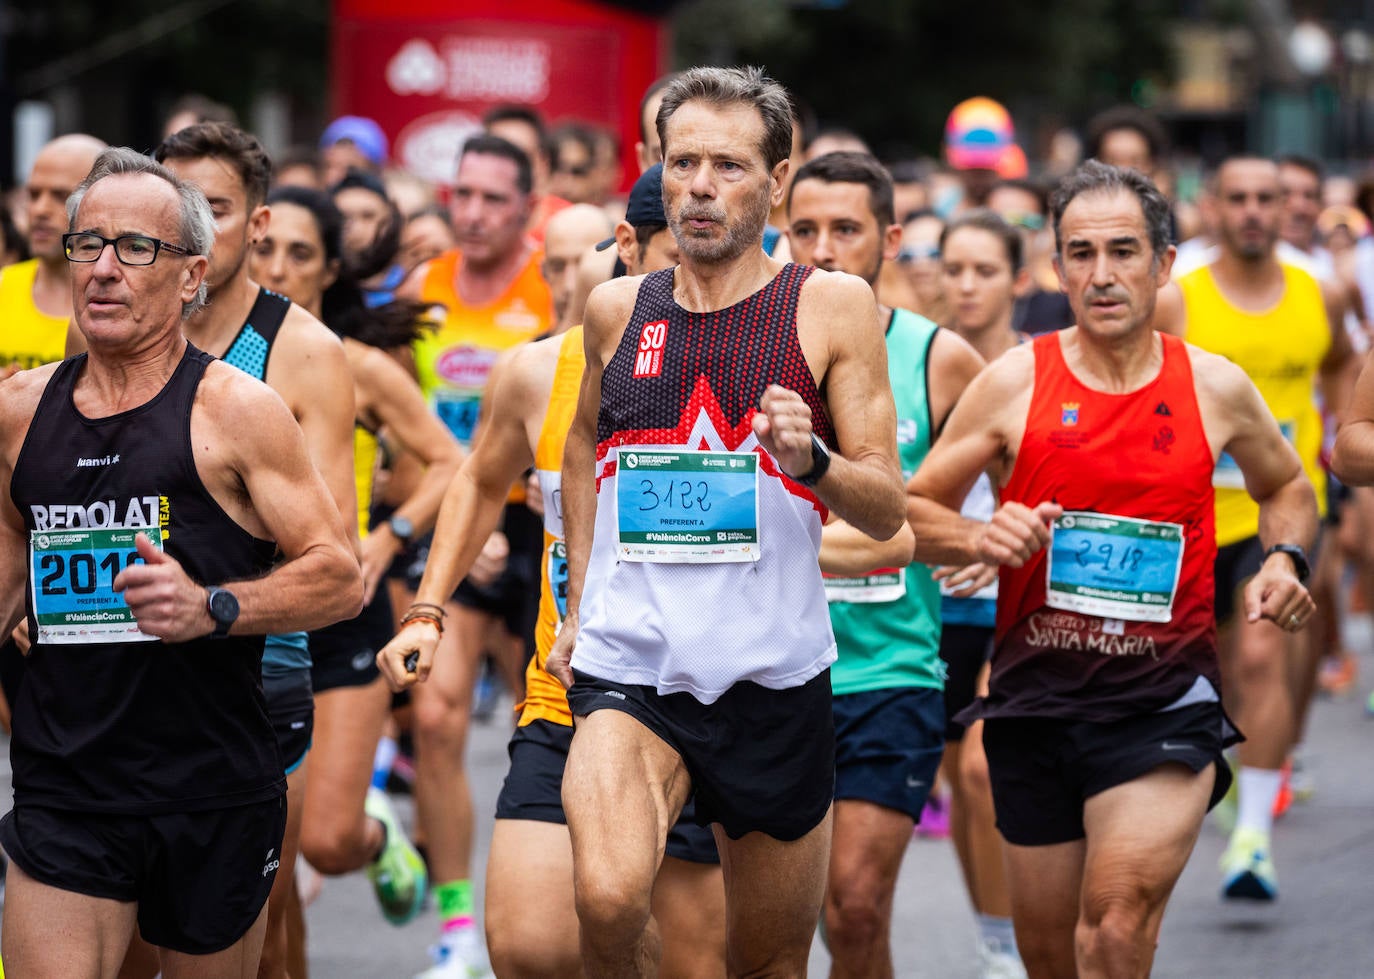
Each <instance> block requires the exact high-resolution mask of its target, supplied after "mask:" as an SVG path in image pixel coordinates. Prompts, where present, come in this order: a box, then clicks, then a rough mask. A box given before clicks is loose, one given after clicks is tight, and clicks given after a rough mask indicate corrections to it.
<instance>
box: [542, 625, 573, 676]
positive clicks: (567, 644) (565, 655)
mask: <svg viewBox="0 0 1374 979" xmlns="http://www.w3.org/2000/svg"><path fill="white" fill-rule="evenodd" d="M576 645H577V613H576V612H573V611H571V610H570V611H569V612H568V615H567V618H565V619H564V620H563V626H562V627H561V628H560V629H559V630H558V635H557V636H556V637H555V638H554V640H553V647H552V648H551V649H550V650H549V657H548V659H546V660H544V669H545V670H546V671H547V672H548V673H549V674H550V675H551V676H552V677H553V678H554V679H555V680H557V681H558V682H559V683H561V684H563V688H564V689H565V690H566V689H568V688H569V687H571V686H572V685H573V673H572V654H573V647H574V646H576Z"/></svg>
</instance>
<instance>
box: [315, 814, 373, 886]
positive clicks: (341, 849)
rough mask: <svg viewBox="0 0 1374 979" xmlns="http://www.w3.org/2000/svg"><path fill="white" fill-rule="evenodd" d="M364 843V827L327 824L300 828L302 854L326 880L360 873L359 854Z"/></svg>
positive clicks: (341, 823)
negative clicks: (356, 871) (354, 872)
mask: <svg viewBox="0 0 1374 979" xmlns="http://www.w3.org/2000/svg"><path fill="white" fill-rule="evenodd" d="M362 843H363V834H362V826H361V825H347V824H345V823H343V822H326V823H323V824H320V823H319V822H316V823H315V824H313V825H312V824H311V823H310V822H307V823H306V824H305V825H304V826H302V827H301V854H302V855H303V856H304V857H305V859H306V860H309V861H310V865H311V866H312V867H314V868H315V869H316V870H318V871H319V872H320V873H322V874H324V875H325V876H326V877H338V876H339V875H341V874H347V873H350V872H351V871H354V870H357V869H358V866H359V860H358V859H357V858H358V851H359V850H360V849H361V847H362Z"/></svg>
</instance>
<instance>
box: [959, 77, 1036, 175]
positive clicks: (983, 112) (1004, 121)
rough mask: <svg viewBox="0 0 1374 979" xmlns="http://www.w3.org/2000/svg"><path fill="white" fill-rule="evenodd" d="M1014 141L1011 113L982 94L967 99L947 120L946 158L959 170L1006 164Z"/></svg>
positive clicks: (1014, 143)
mask: <svg viewBox="0 0 1374 979" xmlns="http://www.w3.org/2000/svg"><path fill="white" fill-rule="evenodd" d="M1015 145H1016V130H1015V128H1014V127H1013V126H1012V122H1011V115H1010V114H1009V113H1008V112H1007V110H1006V108H1005V107H1004V106H1003V105H1002V103H1000V102H997V101H994V100H993V99H989V98H985V97H984V96H981V95H980V96H977V97H975V98H971V99H965V100H964V101H963V102H960V103H959V104H958V105H956V106H955V107H954V108H953V109H952V110H951V111H950V114H949V118H948V119H947V120H946V121H945V159H946V160H948V161H949V165H950V166H952V167H953V168H954V169H956V170H997V169H998V168H999V164H1000V165H1001V166H1003V167H1005V166H1007V164H1008V162H1009V161H1008V160H1007V152H1008V148H1009V147H1014V146H1015ZM1022 159H1023V160H1024V157H1023V158H1022Z"/></svg>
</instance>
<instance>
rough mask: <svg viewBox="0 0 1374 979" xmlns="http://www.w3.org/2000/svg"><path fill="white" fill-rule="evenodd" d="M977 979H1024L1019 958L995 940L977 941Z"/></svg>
mask: <svg viewBox="0 0 1374 979" xmlns="http://www.w3.org/2000/svg"><path fill="white" fill-rule="evenodd" d="M978 979H1026V967H1025V966H1024V965H1022V964H1021V957H1020V956H1019V955H1017V954H1016V953H1015V952H1014V951H1010V950H1008V949H1007V948H1005V947H1003V945H1002V943H1001V942H999V941H998V940H997V939H995V938H980V939H979V940H978Z"/></svg>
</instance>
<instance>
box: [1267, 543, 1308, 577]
mask: <svg viewBox="0 0 1374 979" xmlns="http://www.w3.org/2000/svg"><path fill="white" fill-rule="evenodd" d="M1272 554H1287V555H1288V558H1289V560H1291V561H1292V562H1293V572H1294V573H1295V574H1296V575H1297V576H1298V582H1299V583H1300V584H1304V585H1305V584H1307V579H1308V578H1310V577H1311V576H1312V568H1311V567H1310V566H1309V565H1308V563H1307V555H1306V553H1304V552H1303V549H1302V548H1301V547H1299V546H1298V545H1297V544H1275V545H1274V546H1273V547H1271V548H1269V550H1267V551H1265V552H1264V561H1268V560H1269V557H1270V555H1272ZM1264 561H1261V562H1260V563H1261V564H1263V563H1264Z"/></svg>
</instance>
